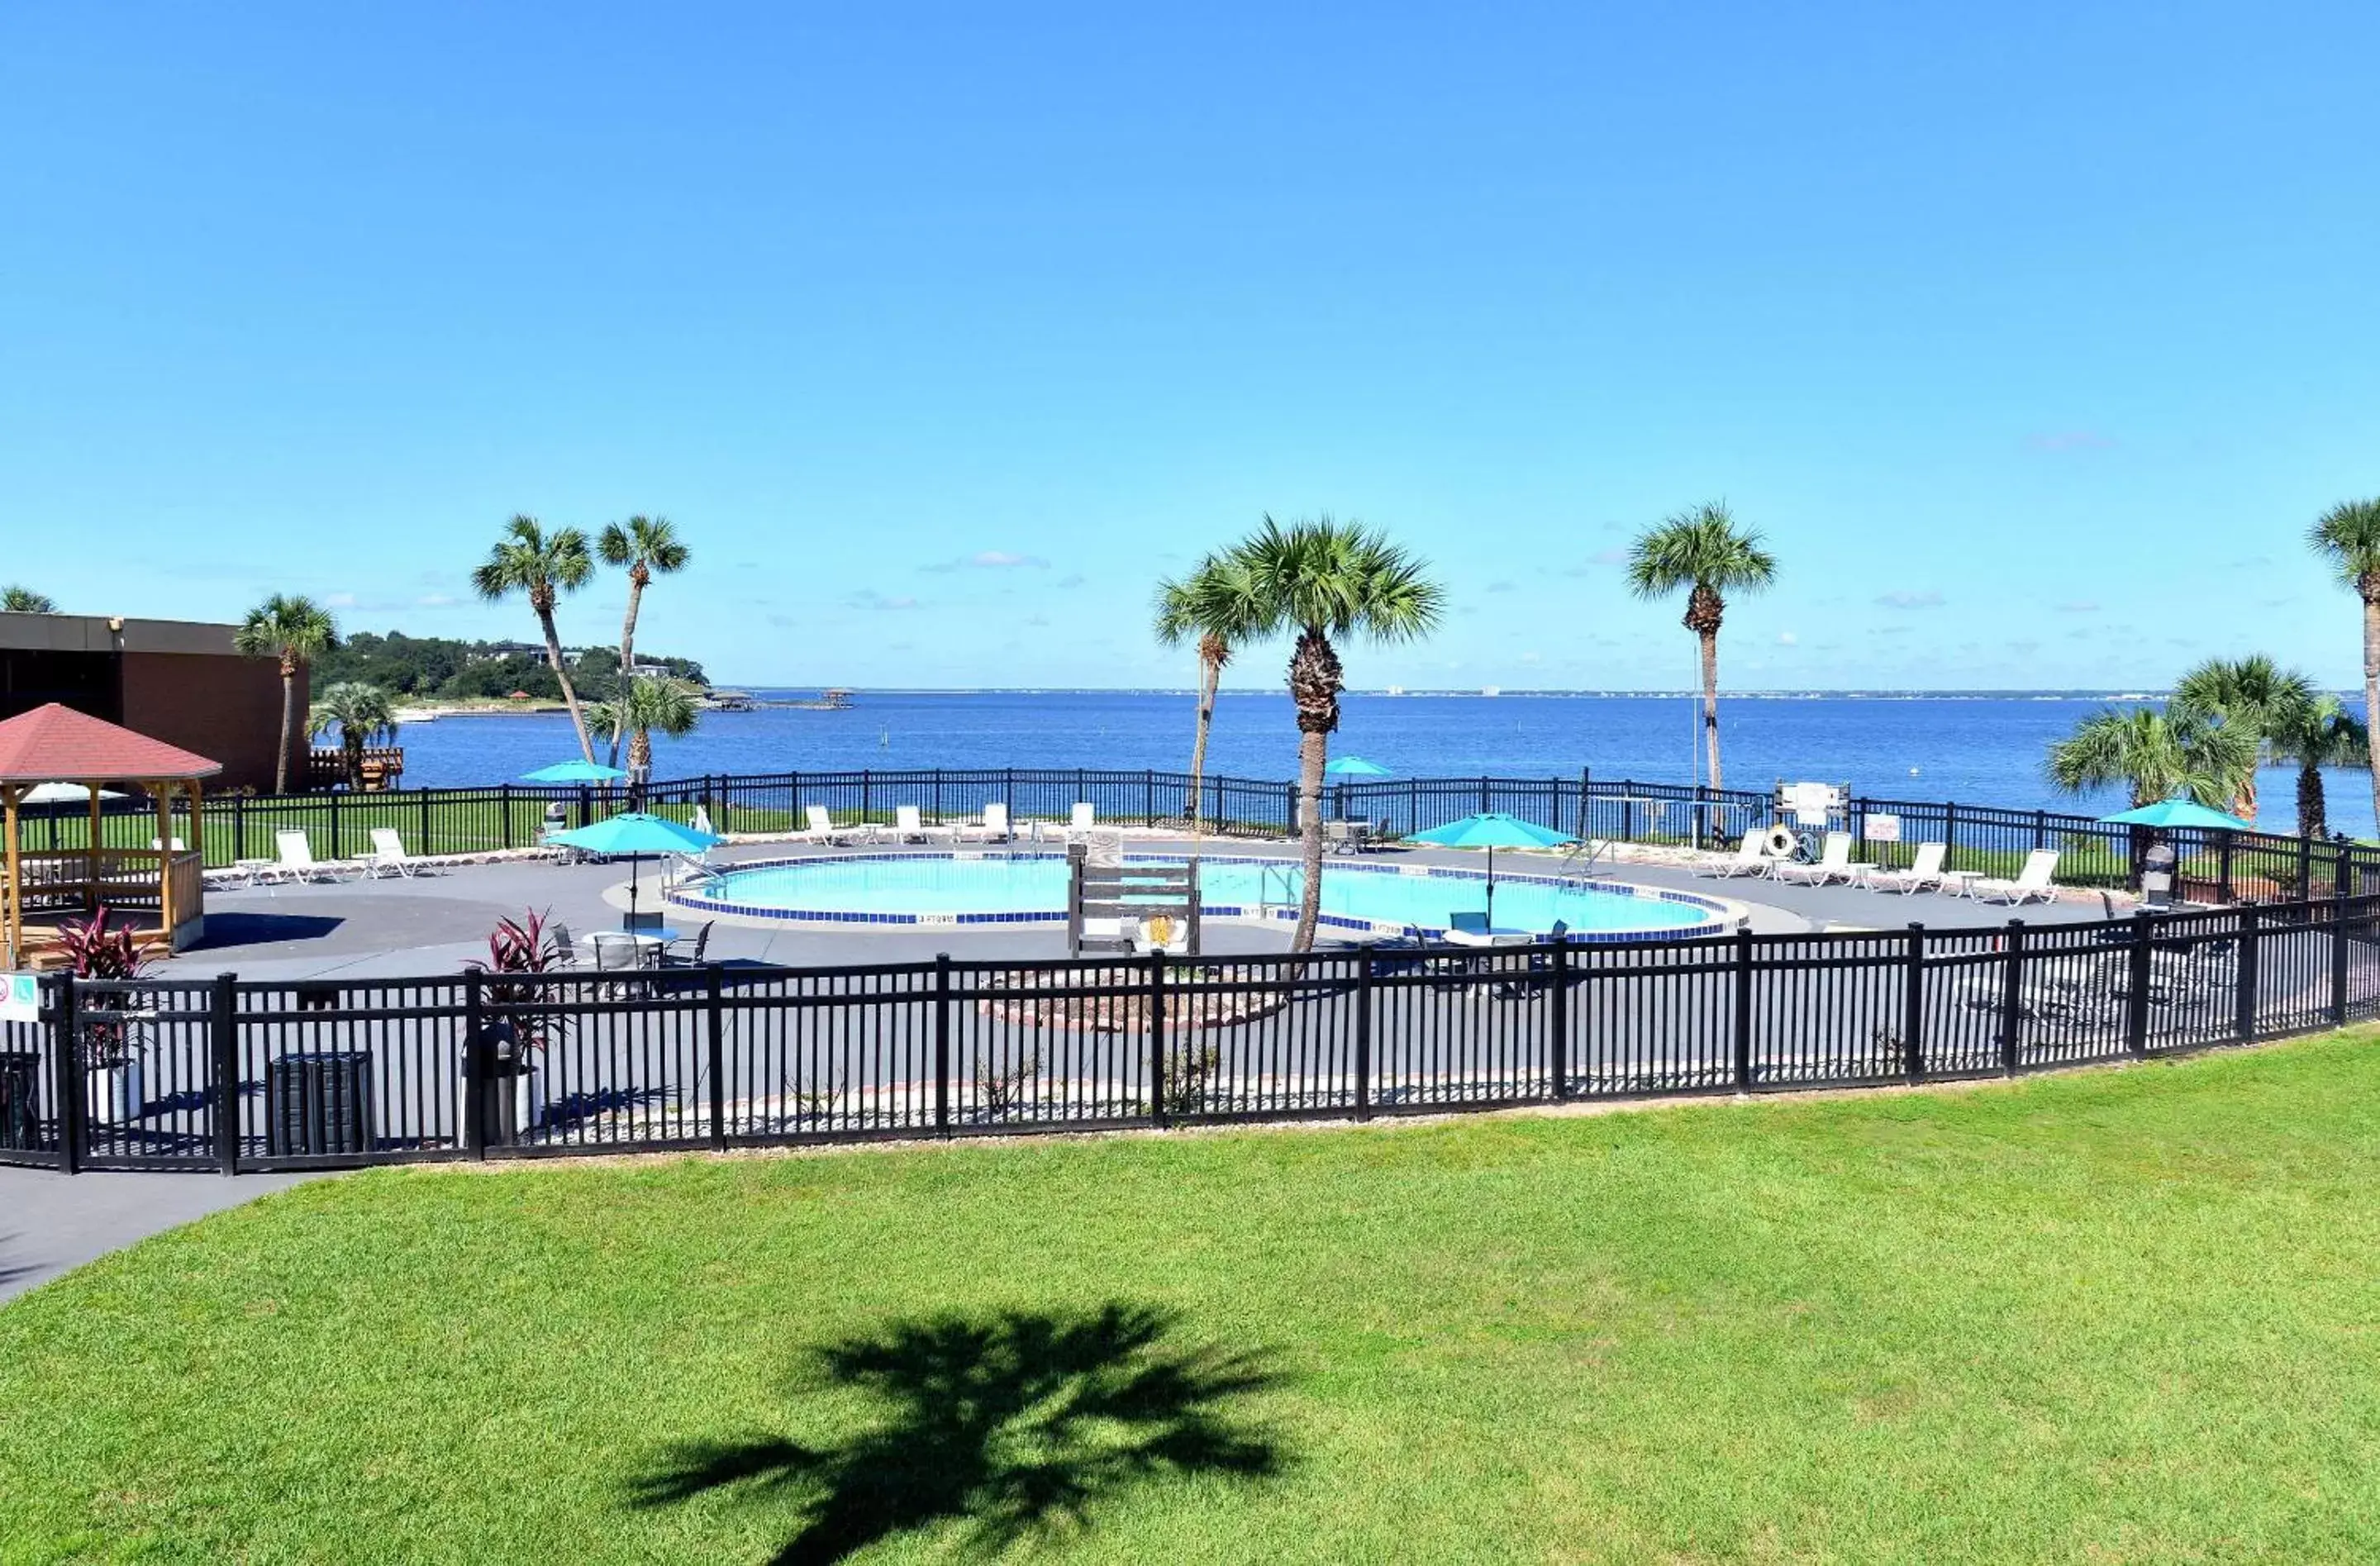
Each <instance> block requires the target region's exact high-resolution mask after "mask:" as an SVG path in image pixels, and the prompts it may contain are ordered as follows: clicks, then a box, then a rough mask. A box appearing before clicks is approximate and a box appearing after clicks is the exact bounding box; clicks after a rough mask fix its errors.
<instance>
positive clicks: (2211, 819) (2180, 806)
mask: <svg viewBox="0 0 2380 1566" xmlns="http://www.w3.org/2000/svg"><path fill="white" fill-rule="evenodd" d="M2099 819H2100V820H2102V821H2104V822H2106V823H2107V825H2109V826H2120V827H2162V828H2166V829H2168V830H2170V829H2172V828H2176V827H2197V828H2199V829H2201V830H2203V831H2206V832H2254V831H2255V830H2256V829H2255V826H2254V824H2253V823H2252V822H2248V821H2243V820H2241V819H2240V818H2239V817H2237V816H2231V815H2226V814H2225V813H2224V812H2222V811H2220V810H2215V809H2210V808H2208V807H2206V806H2204V805H2201V804H2200V803H2199V802H2198V801H2196V800H2195V799H2191V798H2187V797H2185V796H2184V795H2179V794H2177V795H2174V796H2173V797H2172V798H2170V799H2160V800H2158V801H2157V802H2156V803H2155V804H2154V805H2143V806H2140V807H2137V808H2134V809H2131V810H2123V811H2119V812H2118V813H2117V814H2115V815H2112V816H2102V817H2100V818H2099Z"/></svg>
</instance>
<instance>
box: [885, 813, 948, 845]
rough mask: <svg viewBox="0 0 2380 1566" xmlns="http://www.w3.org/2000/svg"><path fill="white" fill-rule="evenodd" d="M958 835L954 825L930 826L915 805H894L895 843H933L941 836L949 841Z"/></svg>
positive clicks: (893, 838) (944, 840)
mask: <svg viewBox="0 0 2380 1566" xmlns="http://www.w3.org/2000/svg"><path fill="white" fill-rule="evenodd" d="M956 835H957V830H956V829H955V828H953V827H929V826H928V825H927V824H926V822H925V819H924V818H923V817H921V816H919V815H918V813H917V807H916V806H915V805H895V806H894V807H892V841H893V842H895V843H931V842H933V841H934V840H935V839H937V838H939V839H941V841H942V842H944V843H948V842H949V841H950V840H951V839H952V838H953V837H954V836H956Z"/></svg>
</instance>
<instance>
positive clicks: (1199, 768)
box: [1157, 554, 1257, 838]
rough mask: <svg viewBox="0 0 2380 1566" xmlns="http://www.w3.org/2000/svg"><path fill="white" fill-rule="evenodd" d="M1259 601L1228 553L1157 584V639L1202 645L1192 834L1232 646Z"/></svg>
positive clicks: (1248, 627)
mask: <svg viewBox="0 0 2380 1566" xmlns="http://www.w3.org/2000/svg"><path fill="white" fill-rule="evenodd" d="M1256 621H1257V613H1256V600H1255V594H1254V590H1253V587H1252V584H1251V582H1250V579H1249V577H1248V573H1247V571H1246V570H1245V568H1244V567H1243V566H1242V565H1241V564H1240V563H1239V561H1238V560H1237V559H1235V558H1234V557H1233V556H1232V555H1230V554H1210V555H1208V556H1207V558H1206V559H1204V560H1202V561H1200V562H1199V563H1198V568H1197V569H1196V570H1195V571H1193V572H1191V573H1190V574H1189V575H1188V576H1186V577H1182V578H1180V579H1179V580H1175V579H1172V578H1168V579H1167V580H1165V581H1162V582H1160V583H1158V584H1157V639H1158V640H1159V641H1160V642H1162V643H1164V644H1165V645H1166V646H1167V647H1179V646H1181V645H1182V644H1183V643H1184V642H1185V641H1188V640H1191V639H1193V638H1194V637H1195V638H1196V642H1197V646H1198V737H1197V738H1196V740H1194V741H1192V742H1191V746H1190V833H1191V835H1192V836H1193V837H1194V838H1195V837H1196V836H1197V835H1198V832H1199V829H1200V826H1201V824H1202V821H1203V819H1204V814H1205V807H1206V777H1207V734H1208V729H1210V728H1211V727H1212V726H1213V724H1214V722H1215V691H1216V688H1217V687H1218V686H1220V685H1221V684H1222V680H1223V665H1224V664H1226V663H1229V662H1231V661H1232V648H1233V644H1234V643H1236V642H1240V641H1244V640H1245V639H1246V638H1247V637H1248V636H1249V634H1250V632H1251V631H1252V629H1253V627H1254V626H1255V625H1256Z"/></svg>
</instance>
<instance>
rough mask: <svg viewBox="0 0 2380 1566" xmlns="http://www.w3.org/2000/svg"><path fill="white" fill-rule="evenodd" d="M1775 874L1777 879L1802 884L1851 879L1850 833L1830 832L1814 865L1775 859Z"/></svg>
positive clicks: (1821, 884) (1813, 884)
mask: <svg viewBox="0 0 2380 1566" xmlns="http://www.w3.org/2000/svg"><path fill="white" fill-rule="evenodd" d="M1775 875H1776V877H1777V879H1778V880H1790V881H1798V882H1800V883H1801V884H1802V885H1804V886H1824V885H1826V884H1827V883H1828V881H1830V880H1851V879H1852V834H1851V833H1849V832H1828V834H1827V846H1826V847H1825V849H1824V850H1822V851H1821V852H1820V854H1819V856H1818V862H1817V863H1816V864H1815V865H1797V864H1795V863H1793V862H1792V861H1791V860H1790V859H1779V860H1778V861H1777V868H1776V871H1775Z"/></svg>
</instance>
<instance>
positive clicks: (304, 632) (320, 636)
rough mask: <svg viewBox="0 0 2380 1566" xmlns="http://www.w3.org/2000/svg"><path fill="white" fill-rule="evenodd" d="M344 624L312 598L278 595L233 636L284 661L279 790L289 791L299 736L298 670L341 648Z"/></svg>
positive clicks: (254, 652)
mask: <svg viewBox="0 0 2380 1566" xmlns="http://www.w3.org/2000/svg"><path fill="white" fill-rule="evenodd" d="M338 640H339V626H338V622H336V621H335V620H333V619H332V618H331V613H330V611H329V610H327V609H324V608H322V607H321V606H320V605H318V604H317V603H315V601H313V600H312V599H310V598H303V597H290V596H288V595H286V594H283V593H274V594H273V596H272V597H271V598H268V599H266V600H265V601H263V602H262V603H260V604H258V605H257V606H256V607H255V608H253V609H251V610H249V612H248V618H247V619H245V620H243V621H241V622H240V625H239V629H238V630H237V631H234V632H233V633H232V638H231V645H232V647H233V649H234V650H236V651H238V652H241V653H244V654H246V655H247V656H249V657H250V658H276V659H279V660H280V661H281V748H280V749H279V750H278V751H276V752H275V753H274V754H273V793H275V794H286V793H288V792H289V746H290V742H291V741H293V740H295V739H296V738H297V671H298V669H299V668H300V667H302V666H303V665H304V664H305V663H307V662H309V661H310V660H311V659H315V658H319V657H321V656H322V654H323V653H325V652H327V651H329V650H330V649H332V648H333V647H334V646H336V645H337V644H338Z"/></svg>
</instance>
